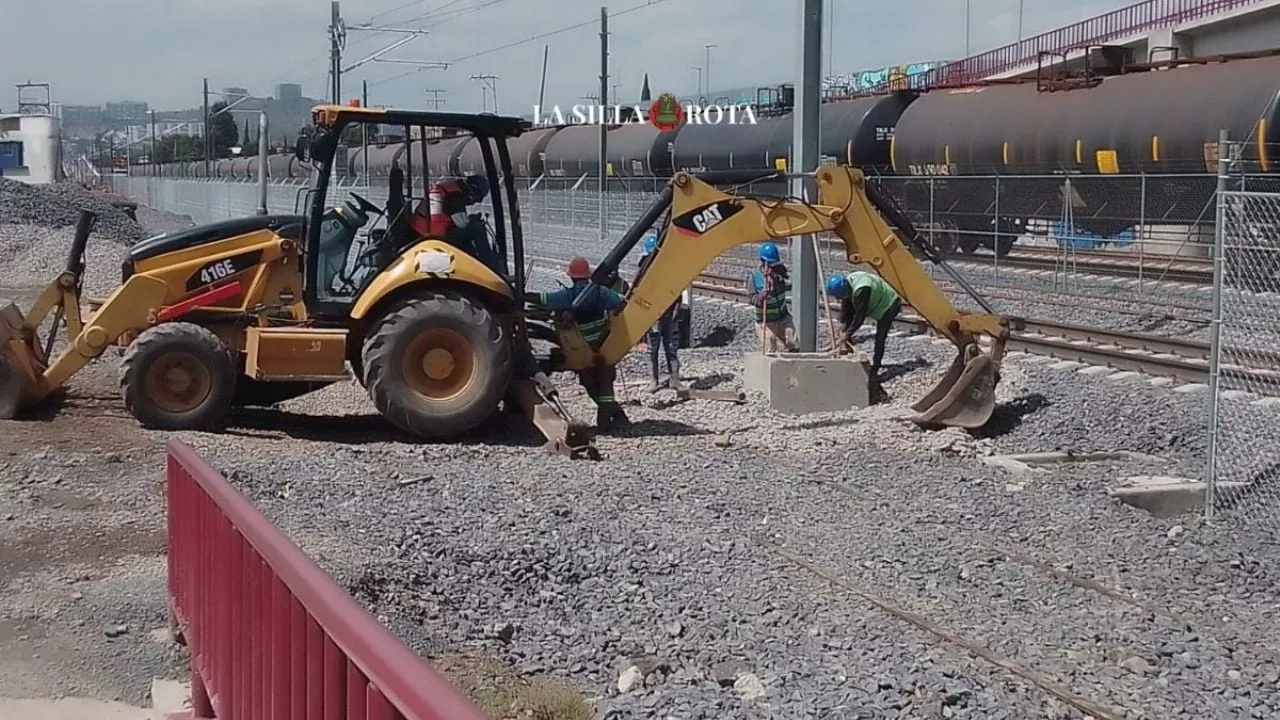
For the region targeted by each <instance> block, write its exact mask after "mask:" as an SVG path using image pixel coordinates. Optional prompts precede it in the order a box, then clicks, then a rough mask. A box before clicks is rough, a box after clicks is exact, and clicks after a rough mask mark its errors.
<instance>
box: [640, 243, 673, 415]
mask: <svg viewBox="0 0 1280 720" xmlns="http://www.w3.org/2000/svg"><path fill="white" fill-rule="evenodd" d="M657 249H658V233H657V232H655V231H653V230H650V231H649V232H648V233H647V234H646V235H645V237H644V255H642V256H641V257H640V267H641V268H643V267H644V265H645V262H647V261H648V260H649V259H650V258H651V257H653V253H654V251H656V250H657ZM679 310H680V297H679V296H676V301H675V302H674V303H672V304H671V307H669V308H667V309H666V310H665V311H663V313H662V315H660V316H658V321H657V322H656V323H654V324H653V327H651V328H649V333H648V337H647V338H646V340H647V342H648V345H649V371H650V379H649V387H648V390H649V392H651V393H655V392H658V390H659V389H660V388H661V387H662V382H661V378H662V375H661V373H660V372H659V367H658V349H659V348H658V346H659V345H661V346H662V350H664V351H665V354H666V358H667V384H668V386H670V388H671V389H672V390H679V389H680V358H679V357H678V355H677V350H678V349H679V347H680V343H679V340H678V338H677V334H678V328H677V327H676V325H677V323H676V317H677V313H678V312H679Z"/></svg>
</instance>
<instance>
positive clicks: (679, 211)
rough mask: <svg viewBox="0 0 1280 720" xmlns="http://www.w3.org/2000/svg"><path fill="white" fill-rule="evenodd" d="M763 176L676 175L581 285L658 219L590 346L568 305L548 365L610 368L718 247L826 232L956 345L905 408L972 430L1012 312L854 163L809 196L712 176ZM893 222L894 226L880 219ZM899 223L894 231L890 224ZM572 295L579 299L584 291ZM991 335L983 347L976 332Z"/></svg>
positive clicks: (734, 175) (603, 274)
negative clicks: (999, 309) (934, 273)
mask: <svg viewBox="0 0 1280 720" xmlns="http://www.w3.org/2000/svg"><path fill="white" fill-rule="evenodd" d="M767 179H769V177H768V176H756V177H751V178H746V177H742V173H740V172H732V171H731V172H728V173H703V174H700V175H697V176H695V175H691V174H689V173H677V174H676V175H675V177H674V178H672V180H671V182H670V183H669V184H668V185H667V186H666V187H665V188H664V189H663V190H662V192H661V193H660V194H659V196H658V198H657V199H656V200H655V202H654V203H653V205H651V206H650V208H649V209H648V211H647V212H646V213H645V214H644V215H643V216H642V217H641V218H640V220H639V221H638V222H637V223H636V224H635V226H634V227H633V228H632V229H631V230H630V231H629V232H628V233H627V235H626V236H624V237H623V238H622V240H621V241H619V243H618V244H617V245H616V246H615V247H614V248H613V249H612V251H610V253H609V254H608V255H607V256H606V257H605V258H604V259H603V260H602V261H601V263H600V265H599V266H597V267H596V269H595V271H594V273H593V275H592V278H591V282H592V283H594V284H599V285H608V284H609V282H611V278H614V277H617V271H618V266H619V264H620V263H621V262H622V260H623V258H625V257H626V256H627V254H628V253H629V252H631V250H632V248H634V247H635V245H636V243H637V242H638V241H639V240H640V238H641V237H642V236H643V233H644V232H645V231H646V230H647V229H649V228H650V227H652V226H653V225H654V223H656V222H659V220H660V218H662V217H663V216H664V215H665V216H666V220H664V221H662V222H660V223H659V224H660V226H661V227H662V232H661V236H660V240H659V244H658V247H657V249H656V250H655V251H654V252H653V253H651V254H650V255H649V257H648V258H647V259H646V261H645V264H644V266H643V267H642V268H641V270H640V275H639V276H638V277H637V279H636V281H635V284H634V286H633V287H632V288H631V290H630V292H629V294H628V295H627V303H626V305H625V306H624V307H623V308H622V310H621V311H619V312H618V313H617V314H616V315H614V316H613V317H612V318H611V320H610V324H609V330H608V334H607V335H606V336H605V339H604V341H603V342H602V343H601V345H600V348H599V350H593V349H592V348H591V347H590V346H588V345H587V344H586V343H585V342H583V339H582V335H581V333H579V332H578V330H577V327H576V325H575V324H574V323H573V321H572V317H571V316H570V314H568V313H564V314H560V315H558V316H557V317H555V318H554V321H553V324H552V329H553V331H554V334H555V335H556V336H558V345H559V348H558V350H556V351H554V352H553V354H552V362H551V365H550V368H549V369H551V370H571V371H576V372H580V371H583V370H586V369H589V368H592V367H596V366H602V365H604V366H613V365H617V363H619V362H621V360H622V358H623V357H624V356H626V354H627V353H628V352H629V351H630V350H631V348H633V347H635V345H636V343H638V342H639V341H640V339H641V338H642V337H644V333H645V332H646V331H647V330H648V328H650V327H652V326H653V324H654V322H656V321H657V319H658V317H659V315H661V314H662V312H663V310H664V309H665V308H667V307H670V306H671V304H672V302H674V301H675V299H676V298H677V297H678V296H679V295H680V293H681V292H682V291H683V290H684V289H685V288H686V287H687V286H688V285H689V284H690V283H692V282H693V281H694V280H695V279H696V278H697V276H698V275H699V274H700V273H701V272H702V271H703V270H704V269H705V268H706V267H707V266H708V265H709V264H710V263H711V262H712V261H713V260H714V259H715V258H716V257H718V256H719V255H721V254H722V253H724V252H726V251H727V250H729V249H730V248H732V247H734V246H736V245H741V244H744V243H754V242H764V241H767V240H779V239H782V238H787V237H791V236H795V235H808V234H819V233H822V234H825V233H835V234H836V235H837V236H838V237H840V238H841V239H842V240H843V241H844V243H845V250H846V256H847V259H848V261H849V263H850V264H852V265H858V264H862V263H865V264H867V265H870V266H871V267H872V268H873V269H874V270H875V271H876V272H877V273H879V274H880V276H881V277H883V278H884V279H885V280H886V281H887V282H888V283H889V284H890V285H891V286H893V289H894V290H896V291H897V292H898V294H899V295H901V296H902V298H903V299H904V300H905V301H906V302H907V303H908V304H910V305H911V307H913V308H914V309H915V310H916V312H918V313H920V315H921V316H923V317H924V319H925V320H927V321H928V322H929V324H930V325H932V326H933V328H934V329H935V330H937V331H938V332H940V333H941V334H942V335H944V336H945V337H946V338H947V339H948V340H950V341H951V342H952V343H954V344H955V345H956V347H957V349H958V354H957V356H956V359H955V361H954V362H953V363H952V364H951V367H950V368H949V369H948V371H947V373H946V375H944V376H943V377H942V378H941V379H940V380H939V381H938V383H937V384H936V385H935V386H934V388H933V389H932V390H931V391H930V392H929V393H927V394H926V395H925V396H924V397H922V398H920V399H919V400H918V401H917V402H916V403H915V404H914V405H913V406H912V407H913V409H914V410H915V411H916V412H917V413H918V414H917V415H916V417H915V418H914V420H915V422H917V423H918V424H920V425H922V426H926V427H929V426H955V427H964V428H979V427H981V426H983V425H985V424H986V423H987V421H988V420H990V418H991V415H992V412H993V411H994V409H995V387H996V384H997V383H998V381H999V366H1000V361H1001V360H1002V359H1003V356H1004V348H1005V344H1006V342H1007V340H1008V338H1009V332H1010V321H1009V320H1008V319H1006V318H1003V317H1000V316H998V315H996V314H995V313H994V311H992V310H991V308H990V306H989V305H987V303H986V302H985V301H984V300H983V299H982V298H981V297H980V296H979V295H978V293H977V292H976V291H974V289H973V288H972V287H970V286H969V285H968V284H967V283H966V282H965V281H964V279H963V278H962V277H961V276H959V275H958V274H956V273H955V272H954V271H952V270H951V268H950V267H948V266H947V265H946V264H945V262H943V261H942V259H941V258H940V257H938V256H937V254H936V253H935V252H934V250H933V248H932V247H931V246H930V245H928V244H927V243H926V242H924V241H922V240H921V239H920V238H919V237H918V236H917V234H916V232H915V230H914V228H913V227H912V226H911V223H910V221H909V220H908V219H907V217H906V215H905V214H903V213H902V212H901V211H900V210H898V208H897V206H896V205H894V203H893V202H892V200H891V199H890V198H889V197H888V196H887V195H884V194H883V193H882V192H880V191H879V189H878V188H876V187H875V186H874V185H870V184H868V183H867V182H866V178H865V176H864V175H863V174H862V172H861V171H859V170H857V169H855V168H851V167H843V166H832V165H829V166H824V167H823V168H821V169H820V170H818V172H817V173H816V176H815V180H816V183H817V189H818V201H817V202H816V203H812V204H810V203H807V202H804V201H801V200H796V199H791V198H787V199H784V198H771V197H750V196H739V195H731V194H727V193H724V192H722V191H720V190H718V189H717V188H716V187H715V186H714V185H713V184H712V183H713V182H717V181H720V182H722V183H724V182H730V181H732V182H739V183H741V182H746V181H748V180H751V181H761V180H767ZM890 223H892V225H890ZM895 227H896V228H897V230H896V231H895V229H894V228H895ZM912 250H915V251H916V252H918V253H920V254H921V255H923V256H924V257H926V258H928V259H931V260H933V261H934V262H936V263H938V264H939V265H940V266H941V267H943V268H944V269H945V270H947V271H948V272H950V273H951V275H952V277H953V279H954V280H955V281H956V282H957V283H958V284H959V285H960V286H961V287H962V288H963V289H964V290H965V291H966V292H967V293H968V294H969V295H970V296H971V297H973V298H974V299H975V300H976V301H977V302H978V304H979V305H980V306H981V307H982V308H983V309H984V310H986V311H987V312H986V313H985V314H970V313H964V312H960V311H959V310H957V309H956V308H955V307H954V306H953V305H952V303H951V302H950V301H949V300H948V299H947V297H946V296H945V295H943V293H942V291H941V290H939V289H938V286H937V285H935V284H934V282H933V280H932V279H931V278H930V277H929V275H928V274H927V273H926V272H925V271H924V268H923V267H921V265H920V264H919V262H917V261H916V259H915V257H914V256H913V253H912ZM584 296H585V294H584V295H580V296H579V297H584ZM984 335H985V336H987V337H989V338H991V340H992V348H991V351H990V354H988V353H986V352H984V351H983V349H982V347H981V346H980V345H979V342H978V339H979V337H981V336H984Z"/></svg>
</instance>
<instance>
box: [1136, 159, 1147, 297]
mask: <svg viewBox="0 0 1280 720" xmlns="http://www.w3.org/2000/svg"><path fill="white" fill-rule="evenodd" d="M1139 179H1140V181H1141V183H1142V188H1141V190H1140V192H1139V193H1138V232H1137V236H1138V238H1137V239H1138V294H1139V295H1141V294H1142V271H1143V266H1144V265H1146V258H1145V253H1144V251H1143V247H1144V246H1145V245H1146V242H1145V241H1144V240H1143V239H1142V232H1143V230H1144V229H1145V228H1146V224H1147V174H1146V173H1145V172H1143V173H1142V174H1141V175H1140V176H1139Z"/></svg>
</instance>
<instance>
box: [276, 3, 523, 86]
mask: <svg viewBox="0 0 1280 720" xmlns="http://www.w3.org/2000/svg"><path fill="white" fill-rule="evenodd" d="M422 1H423V0H416V1H415V2H411V3H405V4H403V5H400V6H398V7H396V8H392V9H391V10H385V11H383V12H381V13H378V14H377V15H374V16H373V17H371V18H369V20H367V21H365V22H363V23H361V25H356V26H353V29H357V30H358V29H360V28H361V26H367V25H372V24H373V21H374V20H376V19H378V18H379V17H383V16H386V15H389V14H391V13H394V12H397V11H400V10H404V9H407V8H410V7H413V6H414V5H417V4H419V3H421V2H422ZM462 1H463V0H449V1H448V2H446V3H444V4H443V5H440V6H439V7H436V8H434V9H432V10H428V11H426V12H424V13H421V14H419V15H415V16H413V17H411V18H408V19H405V20H397V21H396V22H397V24H400V25H411V24H413V23H416V22H420V21H423V20H433V22H431V23H429V24H428V25H426V26H424V27H422V28H421V29H422V30H429V29H431V28H435V27H439V26H440V25H443V24H445V23H446V22H449V21H450V20H456V19H457V18H459V17H465V16H467V15H470V14H472V13H476V12H479V11H481V10H483V9H485V8H488V7H492V6H494V5H501V4H502V3H506V2H511V0H479V2H476V3H475V4H473V5H467V6H464V7H460V8H453V9H452V10H449V9H448V8H450V7H452V6H454V5H457V4H458V3H460V2H462ZM446 11H447V12H446ZM386 34H387V33H384V32H378V31H373V32H369V33H366V34H364V35H362V36H361V37H359V38H357V39H355V40H352V41H351V42H349V43H347V45H346V49H348V50H349V49H351V48H354V47H357V46H359V45H360V44H362V43H367V42H368V41H370V40H373V39H376V38H378V37H379V36H382V35H386ZM324 57H325V56H320V57H318V58H315V59H313V60H310V61H308V62H307V63H305V65H313V64H316V63H318V62H319V61H320V60H323V59H324ZM421 69H424V70H425V69H427V68H421ZM291 72H292V71H291ZM412 74H413V73H412V72H410V73H405V74H403V75H400V76H399V77H406V76H407V75H412ZM281 77H285V76H283V75H282V76H281ZM318 77H320V76H319V75H312V76H310V77H308V78H306V79H305V81H304V82H310V81H312V80H315V79H316V78H318ZM272 82H276V81H275V80H273V81H272ZM379 82H385V81H375V82H373V83H370V84H371V85H376V84H378V83H379Z"/></svg>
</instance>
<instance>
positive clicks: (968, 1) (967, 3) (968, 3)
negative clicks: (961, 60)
mask: <svg viewBox="0 0 1280 720" xmlns="http://www.w3.org/2000/svg"><path fill="white" fill-rule="evenodd" d="M972 9H973V2H972V0H964V56H965V57H966V58H968V57H971V56H972V54H973V53H972V52H971V51H970V47H969V13H970V11H971V10H972Z"/></svg>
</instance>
